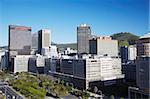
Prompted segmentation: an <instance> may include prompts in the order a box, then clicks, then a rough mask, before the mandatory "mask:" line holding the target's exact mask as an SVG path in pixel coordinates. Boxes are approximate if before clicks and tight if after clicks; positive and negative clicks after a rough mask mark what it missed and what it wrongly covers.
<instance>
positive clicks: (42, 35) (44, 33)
mask: <svg viewBox="0 0 150 99" xmlns="http://www.w3.org/2000/svg"><path fill="white" fill-rule="evenodd" d="M50 38H51V31H50V30H48V29H42V30H39V31H38V51H39V53H40V54H42V55H46V54H48V53H50V46H51V39H50Z"/></svg>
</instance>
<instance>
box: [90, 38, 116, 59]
mask: <svg viewBox="0 0 150 99" xmlns="http://www.w3.org/2000/svg"><path fill="white" fill-rule="evenodd" d="M89 44H90V54H96V55H108V56H118V41H117V40H112V38H111V37H97V38H93V39H91V40H90V42H89Z"/></svg>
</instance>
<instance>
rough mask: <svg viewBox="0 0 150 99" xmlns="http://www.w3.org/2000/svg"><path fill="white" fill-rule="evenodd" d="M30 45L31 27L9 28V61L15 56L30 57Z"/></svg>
mask: <svg viewBox="0 0 150 99" xmlns="http://www.w3.org/2000/svg"><path fill="white" fill-rule="evenodd" d="M31 44H32V37H31V27H26V26H16V25H10V26H9V44H8V50H9V59H10V58H11V57H13V56H15V55H30V51H31Z"/></svg>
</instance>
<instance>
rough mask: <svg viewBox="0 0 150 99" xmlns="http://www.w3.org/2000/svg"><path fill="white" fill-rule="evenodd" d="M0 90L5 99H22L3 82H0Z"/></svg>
mask: <svg viewBox="0 0 150 99" xmlns="http://www.w3.org/2000/svg"><path fill="white" fill-rule="evenodd" d="M0 90H1V91H2V92H3V93H4V94H5V96H6V99H24V98H23V97H22V96H20V95H19V94H18V93H16V92H15V91H14V90H13V89H12V88H11V87H9V86H8V85H7V83H5V82H0Z"/></svg>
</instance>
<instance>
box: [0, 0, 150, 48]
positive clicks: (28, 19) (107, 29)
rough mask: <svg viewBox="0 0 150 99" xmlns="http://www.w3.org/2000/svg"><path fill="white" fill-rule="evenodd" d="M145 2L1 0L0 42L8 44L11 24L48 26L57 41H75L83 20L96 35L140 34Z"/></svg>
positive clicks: (145, 17) (143, 28)
mask: <svg viewBox="0 0 150 99" xmlns="http://www.w3.org/2000/svg"><path fill="white" fill-rule="evenodd" d="M148 4H149V2H148V0H132V1H131V0H124V1H122V0H105V1H104V0H103V1H102V0H101V1H99V0H61V1H60V0H22V1H20V0H13V1H10V0H1V2H0V5H2V6H1V8H0V9H1V10H0V14H1V15H0V23H1V25H0V28H1V29H0V33H1V34H0V46H4V45H7V44H8V25H10V24H14V25H21V26H29V27H32V33H35V32H37V31H38V30H40V29H42V28H49V29H51V30H52V41H53V42H56V43H72V42H76V41H77V40H76V28H77V26H79V25H80V24H82V23H86V24H88V25H90V26H91V29H92V34H96V35H102V36H103V35H111V34H113V33H118V32H131V33H134V34H136V35H139V36H141V35H144V34H145V33H147V32H148V9H149V8H148ZM60 35H61V36H60ZM66 38H67V39H66Z"/></svg>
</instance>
